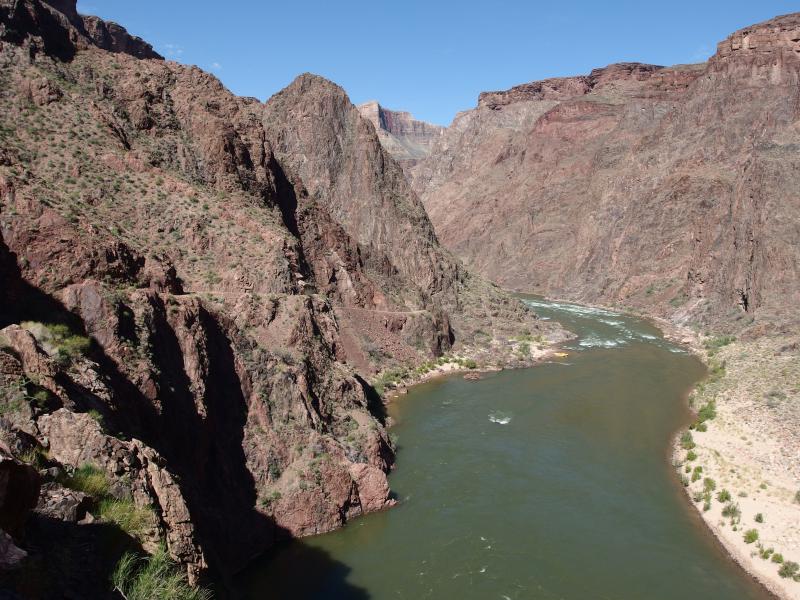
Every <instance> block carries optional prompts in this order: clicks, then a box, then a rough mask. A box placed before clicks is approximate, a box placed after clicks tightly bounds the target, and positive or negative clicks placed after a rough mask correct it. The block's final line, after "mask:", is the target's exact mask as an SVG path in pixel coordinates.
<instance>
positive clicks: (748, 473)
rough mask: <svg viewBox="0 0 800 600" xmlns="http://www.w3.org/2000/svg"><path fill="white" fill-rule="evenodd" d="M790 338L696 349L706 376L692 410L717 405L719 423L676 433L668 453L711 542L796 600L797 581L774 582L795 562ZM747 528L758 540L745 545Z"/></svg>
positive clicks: (799, 404) (799, 453) (797, 436)
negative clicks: (716, 541) (684, 436)
mask: <svg viewBox="0 0 800 600" xmlns="http://www.w3.org/2000/svg"><path fill="white" fill-rule="evenodd" d="M796 341H797V340H796V339H794V338H791V337H785V336H782V337H770V338H767V337H762V338H758V339H756V340H749V341H734V342H732V343H728V344H726V345H723V346H721V347H719V348H718V349H713V348H712V351H711V352H710V353H709V352H706V351H702V353H701V354H702V356H703V357H704V359H705V360H706V362H707V363H709V365H710V368H711V373H712V374H711V376H710V378H709V380H708V381H706V382H701V383H700V384H698V386H697V388H696V390H695V391H694V393H693V394H692V402H693V408H694V409H695V410H700V409H701V408H702V407H703V406H707V405H709V403H710V402H713V404H714V409H715V410H714V412H716V416H714V417H713V418H711V419H709V420H707V421H705V429H706V430H705V431H702V429H703V427H702V426H701V427H700V428H699V429H700V430H698V429H694V430H691V431H690V433H691V438H692V439H691V441H688V440H687V439H683V440H682V439H681V437H680V436H679V437H678V439H676V443H675V451H674V458H675V462H676V465H677V466H678V469H679V472H680V476H681V477H682V478H685V479H684V483H685V484H687V485H686V487H685V490H686V493H687V496H688V498H689V500H690V502H692V504H693V506H695V508H696V509H697V510H698V512H699V514H700V516H701V517H702V518H703V520H704V521H705V522H706V524H707V525H708V527H709V528H710V529H711V531H712V532H713V533H714V535H715V536H716V537H717V538H718V539H719V540H720V542H721V543H722V544H723V546H724V547H725V548H726V549H727V550H728V552H729V553H730V554H731V556H732V557H733V558H734V559H735V560H736V561H737V562H738V563H739V564H740V565H741V566H742V567H743V568H744V569H745V570H747V571H748V572H749V573H750V574H752V575H753V576H754V577H755V578H756V579H758V580H759V581H760V582H761V583H763V584H764V585H765V586H766V587H767V588H768V589H769V590H771V591H772V592H773V593H774V594H776V595H777V596H778V597H780V598H784V599H787V600H789V599H791V600H800V582H799V581H794V580H793V579H792V578H791V577H781V576H780V575H779V571H780V569H781V567H782V566H783V565H786V564H787V563H789V562H790V561H792V562H795V563H800V501H798V500H800V499H798V498H797V497H796V494H798V493H799V492H800V394H799V393H798V392H800V390H798V386H800V356H798V352H797V346H796ZM712 346H713V344H712ZM709 354H711V356H709ZM692 445H694V446H693V447H691V448H689V446H692ZM687 458H691V459H692V460H687ZM697 467H700V469H701V471H698V472H697V475H695V471H696V469H697ZM687 469H688V472H687ZM692 479H694V481H692ZM709 479H710V480H711V481H713V484H712V483H710V482H708V483H707V480H709ZM712 486H713V488H714V489H713V490H711V489H710V488H711V487H712ZM725 492H727V494H726V493H725ZM720 494H722V495H720ZM728 494H729V495H730V499H728V498H727V495H728ZM726 507H727V510H726ZM757 515H761V516H760V517H758V516H757ZM750 531H755V532H757V534H758V539H757V540H755V541H750V543H748V541H747V540H746V539H745V534H746V532H750ZM754 535H755V534H753V533H750V536H751V537H754ZM776 555H780V557H781V558H782V562H776V561H777V559H776V558H775V557H776ZM784 568H785V567H784Z"/></svg>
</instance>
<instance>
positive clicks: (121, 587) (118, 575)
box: [111, 547, 211, 600]
mask: <svg viewBox="0 0 800 600" xmlns="http://www.w3.org/2000/svg"><path fill="white" fill-rule="evenodd" d="M111 583H112V585H113V586H114V589H115V590H116V591H118V592H119V593H120V594H122V595H123V596H124V597H125V599H126V600H210V598H211V594H210V593H209V592H208V591H206V590H202V589H199V588H192V587H191V586H190V585H189V582H188V581H187V579H186V576H185V575H184V574H183V573H181V572H180V571H179V570H178V567H177V566H176V565H175V563H173V562H172V560H171V559H170V558H169V556H168V555H167V552H166V550H164V548H163V547H160V548H159V549H158V550H156V552H154V553H153V555H152V556H149V557H146V558H140V557H137V556H136V555H134V554H130V553H128V554H125V555H124V556H123V557H122V558H121V559H120V561H119V562H118V563H117V566H116V568H115V569H114V573H113V574H112V575H111Z"/></svg>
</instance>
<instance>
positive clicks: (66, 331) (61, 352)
mask: <svg viewBox="0 0 800 600" xmlns="http://www.w3.org/2000/svg"><path fill="white" fill-rule="evenodd" d="M22 326H23V327H24V328H25V329H27V330H28V331H30V332H31V333H32V334H33V335H34V337H36V339H37V340H38V341H39V342H40V343H41V344H42V346H43V347H44V348H45V349H46V350H48V352H49V353H50V354H54V355H55V356H54V357H55V360H56V361H57V362H59V363H61V364H62V365H64V366H67V365H69V364H70V363H71V362H72V361H73V360H75V359H76V358H78V357H79V356H83V355H85V354H86V353H87V352H89V348H90V347H91V340H89V338H87V337H86V336H82V335H78V334H75V333H74V332H73V331H72V330H71V329H70V328H69V326H67V325H64V324H63V323H37V322H33V321H26V322H24V323H22Z"/></svg>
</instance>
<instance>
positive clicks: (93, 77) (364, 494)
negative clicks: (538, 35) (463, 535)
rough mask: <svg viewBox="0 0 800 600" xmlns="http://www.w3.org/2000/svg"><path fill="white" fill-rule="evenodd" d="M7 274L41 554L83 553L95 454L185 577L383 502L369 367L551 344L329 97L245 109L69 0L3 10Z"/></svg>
mask: <svg viewBox="0 0 800 600" xmlns="http://www.w3.org/2000/svg"><path fill="white" fill-rule="evenodd" d="M0 278H1V280H2V282H3V285H2V286H0V328H2V329H1V330H0V383H2V385H3V387H2V389H1V390H0V403H2V406H3V411H2V413H3V415H4V419H3V420H2V421H0V436H2V439H3V440H4V441H5V443H7V444H8V445H9V447H10V448H12V450H13V451H14V452H15V453H16V454H18V455H22V454H25V455H26V456H30V457H33V458H32V459H31V460H34V459H35V460H38V461H41V462H42V463H43V464H41V465H40V467H41V468H40V470H41V472H42V473H43V474H44V476H45V478H46V480H47V481H46V486H45V491H44V492H43V495H42V496H41V497H40V499H39V500H40V502H39V512H38V521H37V527H36V528H34V529H35V533H37V535H39V538H36V539H34V540H32V541H31V547H33V548H35V549H37V551H38V552H39V558H38V559H37V560H38V561H39V562H40V563H41V562H46V561H47V560H48V559H49V555H47V553H46V544H44V543H40V541H41V540H42V539H50V538H52V539H54V540H55V539H57V540H59V542H58V543H62V542H63V543H66V542H65V541H69V540H73V539H74V540H77V541H76V544H77V543H78V542H80V543H79V544H78V545H79V546H80V547H81V548H85V547H91V546H92V542H91V541H87V540H91V539H93V538H92V537H91V536H92V535H93V534H92V533H91V532H92V531H94V529H92V528H87V527H86V525H87V524H90V523H88V521H92V520H93V519H94V517H96V516H97V515H93V516H92V518H91V519H89V517H88V516H87V515H84V514H83V513H84V512H85V506H84V505H83V504H82V503H83V500H84V499H83V498H81V497H79V496H77V495H70V494H69V493H68V492H67V491H66V490H65V487H64V485H63V481H64V480H65V477H66V478H67V481H68V477H69V474H70V473H73V472H74V471H76V469H80V468H81V467H83V466H84V465H85V464H89V465H92V466H93V467H94V468H96V469H99V470H100V471H101V473H102V474H103V476H104V477H107V478H108V479H109V480H110V481H111V486H110V489H111V493H112V494H116V495H117V496H120V497H124V498H125V499H126V501H130V502H131V503H133V505H134V506H136V507H138V508H139V509H146V510H148V511H152V514H153V515H154V518H153V522H152V523H151V524H149V525H148V527H147V528H146V532H145V533H141V532H139V533H137V536H136V537H137V540H138V541H137V543H140V544H141V545H143V546H145V547H147V546H148V545H151V544H152V543H154V542H155V540H157V539H163V540H164V541H165V542H166V544H167V547H168V550H169V552H170V553H171V555H172V556H173V558H175V559H176V560H177V561H179V562H180V563H181V564H182V565H183V566H184V567H185V569H186V571H187V573H188V574H189V575H190V577H191V579H192V580H193V581H195V580H200V579H202V578H203V577H204V576H205V574H206V572H207V570H208V569H212V570H213V571H215V572H216V574H218V575H220V576H221V579H222V580H223V581H224V579H225V577H227V576H229V575H230V574H231V573H233V572H235V571H236V570H237V569H240V568H241V567H243V566H244V564H245V563H246V562H247V561H248V560H249V559H251V558H252V557H254V556H255V555H256V554H258V553H260V552H262V551H264V550H265V549H266V548H268V547H269V546H270V544H272V543H273V542H274V541H275V540H277V539H280V538H282V537H288V536H291V535H306V534H311V533H320V532H324V531H328V530H330V529H332V528H335V527H338V526H341V525H342V524H343V523H344V522H345V521H346V520H347V519H350V518H352V517H354V516H357V515H360V514H363V513H364V512H367V511H374V510H380V509H382V508H385V507H388V506H390V505H391V504H392V503H393V500H392V499H391V497H390V493H389V487H388V484H387V479H386V473H387V472H388V470H389V469H390V467H391V465H392V462H393V456H394V450H393V446H392V444H391V442H390V441H389V437H388V435H387V432H386V430H385V423H384V421H383V419H384V417H383V411H382V405H381V400H380V398H379V397H378V396H377V393H376V392H375V390H374V389H373V388H372V387H371V386H370V385H369V384H368V383H367V381H368V380H369V379H370V378H371V377H373V376H374V375H375V374H376V373H377V372H379V371H380V370H382V369H385V368H387V367H391V366H396V365H399V364H414V363H418V362H421V361H424V360H427V359H430V358H433V357H437V356H440V355H441V354H442V353H444V352H447V351H451V350H453V349H455V350H457V351H459V352H462V353H469V352H473V351H477V350H478V348H479V347H480V346H481V344H482V345H483V347H485V348H486V349H487V351H488V352H490V353H491V354H490V355H489V357H490V359H491V360H495V359H498V360H502V357H503V355H504V354H503V353H506V354H508V355H510V354H511V353H512V352H513V350H514V347H513V346H512V345H510V344H509V343H508V340H509V338H511V337H512V336H516V335H518V334H519V333H520V332H522V331H527V332H529V333H530V332H531V331H533V330H536V331H537V332H540V333H543V334H545V335H548V336H551V337H554V338H555V337H558V336H559V335H561V334H560V333H559V332H558V331H557V329H556V328H555V327H546V326H545V325H543V324H541V323H539V322H538V321H536V319H535V317H534V315H532V313H530V312H529V311H528V310H527V309H525V308H524V307H523V306H522V305H521V304H520V303H519V302H517V301H515V300H513V299H511V298H509V297H508V296H507V295H506V294H505V293H503V292H501V291H500V290H499V289H497V288H495V287H494V286H492V285H490V284H488V283H486V282H485V281H483V280H482V279H480V278H478V277H475V276H473V275H471V274H470V273H468V272H467V271H466V270H465V269H464V268H463V266H462V265H461V264H460V263H459V262H458V261H457V260H455V259H454V258H453V257H452V256H451V255H450V254H449V253H448V252H447V251H445V250H443V249H442V248H441V246H440V245H439V243H438V240H437V239H436V236H435V234H434V231H433V227H432V226H431V224H430V221H429V220H428V218H427V215H426V214H425V211H424V208H423V207H422V205H421V203H420V201H419V199H418V198H417V197H416V195H415V194H414V193H413V191H412V190H411V188H410V186H409V184H408V182H407V181H406V179H405V177H404V175H403V172H402V170H401V168H400V167H399V166H398V165H397V163H396V162H395V161H394V160H393V159H392V158H391V156H390V155H389V154H388V153H386V152H385V151H384V150H383V148H382V147H381V145H380V143H379V141H378V137H377V134H376V132H375V129H374V127H373V126H371V125H370V124H369V123H368V122H367V121H365V120H364V119H363V118H362V117H361V116H360V115H359V112H358V110H357V109H356V108H355V107H354V106H353V105H352V104H351V103H350V101H349V99H348V98H347V96H346V94H345V93H344V92H343V91H342V90H341V88H339V87H338V86H335V85H333V84H331V83H330V82H327V81H325V80H323V79H321V78H319V77H315V76H311V75H304V76H301V77H299V78H298V79H297V80H296V81H295V82H294V83H292V84H291V85H290V86H289V87H288V88H287V89H286V90H284V91H283V92H281V93H279V94H277V95H276V96H275V97H274V98H272V99H271V100H270V101H269V102H267V103H266V104H262V103H260V102H257V101H255V100H253V99H248V98H238V97H236V96H234V95H233V94H231V93H230V92H229V91H227V90H226V89H225V88H224V87H223V86H222V85H221V83H220V82H219V81H218V80H216V79H215V78H214V77H212V76H211V75H209V74H207V73H204V72H203V71H201V70H199V69H197V68H196V67H187V66H183V65H179V64H177V63H173V62H169V61H163V60H161V59H160V57H158V56H157V55H155V53H153V52H152V49H150V47H149V46H147V45H146V44H145V43H144V42H141V40H138V39H137V38H133V37H131V36H129V35H128V34H127V33H125V32H124V30H123V29H121V28H120V27H118V26H116V25H114V24H109V23H104V22H102V21H100V20H98V19H96V18H93V17H82V16H80V15H78V13H77V11H76V10H75V3H74V2H70V1H68V0H61V1H58V2H56V1H51V2H44V1H43V0H15V1H13V2H12V1H10V0H0ZM487 331H490V332H492V335H487V334H486V333H485V332H487ZM478 333H480V334H481V335H480V336H479V335H478ZM481 336H483V337H481ZM487 337H488V338H489V339H488V340H487ZM115 497H116V496H115ZM89 514H91V513H89ZM148 514H149V513H148ZM58 515H61V516H60V517H59V516H58ZM76 521H77V522H76ZM48 536H49V537H48ZM37 540H39V541H37ZM129 542H131V543H132V542H133V540H129ZM53 543H56V542H53ZM65 552H66V551H65ZM113 558H114V557H112V556H101V557H89V558H86V557H84V558H82V559H81V560H80V561H79V562H81V564H82V565H87V568H90V567H91V565H93V564H95V563H94V562H93V561H94V560H96V565H95V566H96V569H98V570H99V569H101V567H102V568H107V567H113V564H111V565H106V563H108V562H109V561H110V560H112V559H113ZM101 563H102V564H101ZM53 571H54V573H61V572H62V571H63V569H59V568H56V567H55V566H54V567H53ZM83 575H84V574H81V576H80V577H79V576H73V577H72V580H73V583H74V585H77V586H78V587H77V588H75V589H73V590H71V593H73V594H75V595H79V596H81V597H91V596H92V595H95V594H97V593H98V590H102V588H103V586H104V585H105V581H104V580H103V579H102V578H100V577H99V576H97V577H95V578H94V579H92V576H91V575H89V576H88V577H85V576H83ZM56 579H57V577H56ZM87 580H88V581H87ZM16 583H19V582H16ZM39 583H42V582H39ZM42 584H43V583H42ZM92 586H94V587H92ZM42 594H45V593H44V592H42ZM45 595H46V594H45Z"/></svg>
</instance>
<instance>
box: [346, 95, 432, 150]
mask: <svg viewBox="0 0 800 600" xmlns="http://www.w3.org/2000/svg"><path fill="white" fill-rule="evenodd" d="M358 110H359V112H360V113H361V116H362V117H364V118H365V119H367V120H368V121H369V122H370V123H372V126H373V127H375V131H376V132H377V133H378V137H379V138H380V141H381V144H383V147H384V148H386V150H388V151H389V153H390V154H391V155H392V156H393V157H394V158H395V159H396V160H398V161H400V162H401V163H404V164H411V163H414V162H416V161H418V160H419V159H421V158H424V157H426V156H427V155H428V154H429V153H430V151H431V148H432V147H433V145H434V144H435V143H436V142H437V141H438V140H439V138H441V137H442V134H443V133H444V130H445V128H444V127H442V126H440V125H433V124H431V123H426V122H425V121H418V120H416V119H415V118H414V117H413V116H412V115H411V113H408V112H400V111H395V110H389V109H387V108H384V107H382V106H381V105H380V104H378V103H377V102H375V101H372V102H366V103H364V104H360V105H359V106H358Z"/></svg>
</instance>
